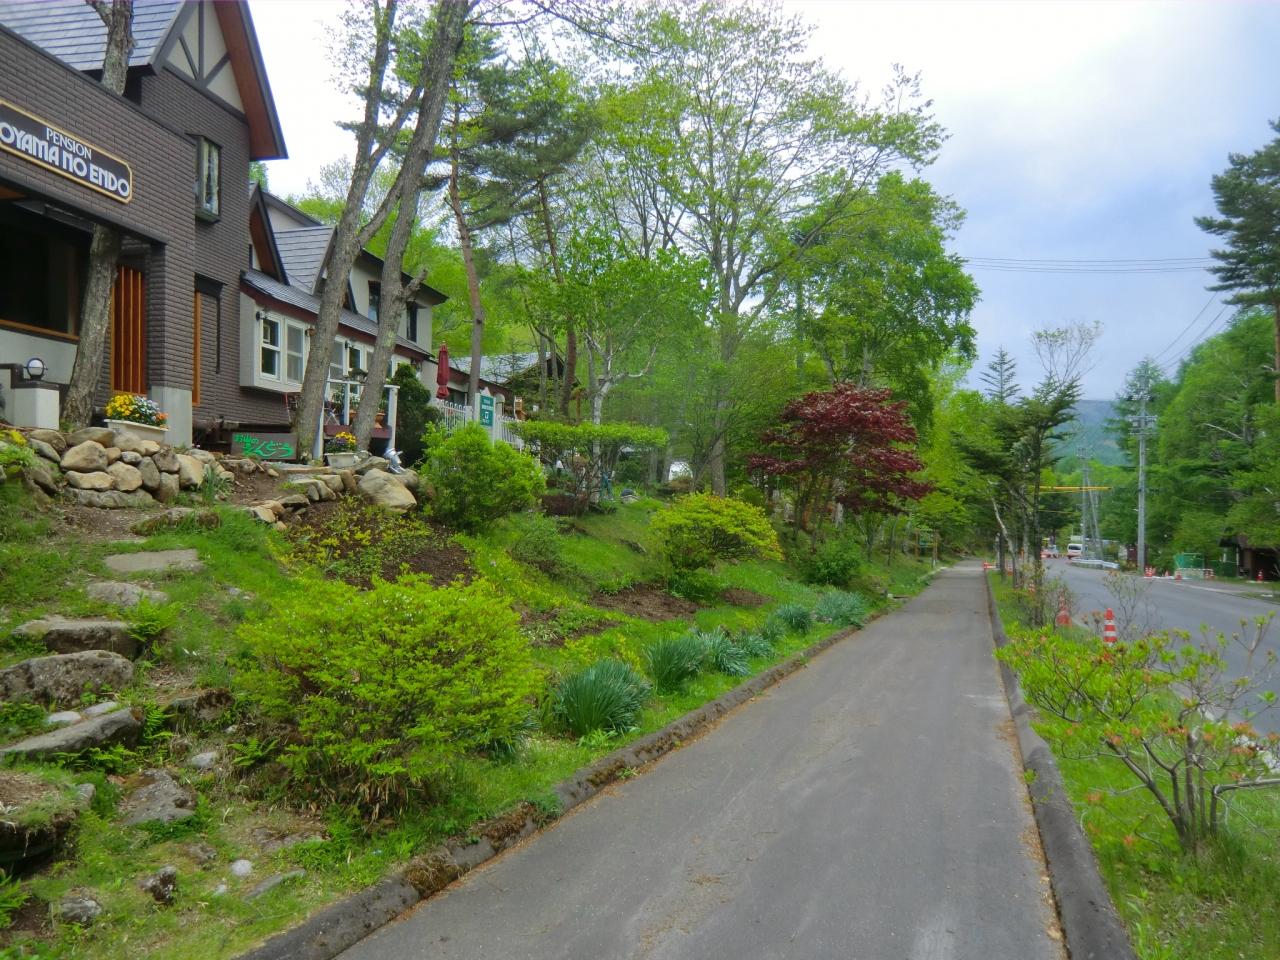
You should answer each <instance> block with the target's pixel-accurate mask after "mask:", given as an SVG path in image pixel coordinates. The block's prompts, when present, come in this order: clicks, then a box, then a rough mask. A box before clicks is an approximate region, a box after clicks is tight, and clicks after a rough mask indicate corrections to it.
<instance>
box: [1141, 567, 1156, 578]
mask: <svg viewBox="0 0 1280 960" xmlns="http://www.w3.org/2000/svg"><path fill="white" fill-rule="evenodd" d="M1155 575H1156V568H1155V567H1147V569H1146V570H1144V571H1143V576H1145V577H1146V578H1147V579H1148V580H1150V579H1152V578H1153V577H1154V576H1155Z"/></svg>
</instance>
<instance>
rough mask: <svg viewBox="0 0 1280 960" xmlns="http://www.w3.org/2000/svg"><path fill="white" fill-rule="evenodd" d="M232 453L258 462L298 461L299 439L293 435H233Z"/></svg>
mask: <svg viewBox="0 0 1280 960" xmlns="http://www.w3.org/2000/svg"><path fill="white" fill-rule="evenodd" d="M231 452H232V453H236V454H239V455H240V456H242V457H253V458H255V459H258V460H297V459H298V438H297V437H296V436H295V435H294V434H292V433H247V432H238V433H234V434H232V435H231Z"/></svg>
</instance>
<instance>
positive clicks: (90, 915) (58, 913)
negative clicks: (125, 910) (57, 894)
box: [50, 893, 102, 927]
mask: <svg viewBox="0 0 1280 960" xmlns="http://www.w3.org/2000/svg"><path fill="white" fill-rule="evenodd" d="M50 912H51V913H52V914H53V916H54V917H55V918H56V919H58V920H60V921H62V922H63V923H74V924H75V925H76V926H78V927H87V926H89V924H91V923H93V921H95V920H97V919H98V917H100V916H102V904H100V903H99V902H98V901H97V900H95V899H94V898H93V897H91V896H89V895H88V894H86V893H68V894H67V895H66V896H65V897H63V898H62V899H61V900H59V901H58V902H57V903H55V904H54V905H53V907H52V909H51V910H50Z"/></svg>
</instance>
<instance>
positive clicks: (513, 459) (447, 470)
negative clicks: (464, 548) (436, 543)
mask: <svg viewBox="0 0 1280 960" xmlns="http://www.w3.org/2000/svg"><path fill="white" fill-rule="evenodd" d="M423 443H424V444H425V445H426V448H427V449H426V459H425V460H424V461H423V464H422V468H421V472H422V477H423V479H424V480H425V481H426V482H427V485H428V486H429V487H430V488H431V490H432V493H433V499H432V502H431V512H432V514H433V515H435V516H436V517H438V518H439V519H440V520H442V521H444V522H445V523H447V524H449V525H450V526H452V527H455V528H457V529H459V530H466V531H470V532H475V531H478V530H483V529H484V528H486V527H488V526H489V525H490V524H492V523H493V521H495V520H497V519H498V518H499V517H502V516H505V515H506V514H508V513H515V512H517V511H519V510H525V509H527V508H529V507H531V506H533V505H534V504H535V503H537V502H538V498H539V497H541V496H542V493H543V491H544V490H545V489H546V481H545V480H544V478H543V476H542V468H541V467H540V466H538V461H536V460H534V459H533V457H530V456H529V455H528V454H525V453H521V452H520V451H519V450H517V449H516V448H515V447H512V446H510V445H509V444H506V443H493V442H492V441H490V439H489V434H488V433H486V432H485V429H484V428H483V427H481V426H480V425H479V424H474V423H469V424H467V425H466V426H464V427H460V428H459V429H457V430H454V431H453V432H452V433H447V432H446V431H445V430H444V429H443V428H442V427H429V428H428V429H427V432H426V433H425V434H424V436H423Z"/></svg>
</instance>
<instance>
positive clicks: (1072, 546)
mask: <svg viewBox="0 0 1280 960" xmlns="http://www.w3.org/2000/svg"><path fill="white" fill-rule="evenodd" d="M1082 553H1084V544H1082V543H1068V544H1067V559H1068V560H1074V559H1075V558H1076V557H1078V556H1080V554H1082Z"/></svg>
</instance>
